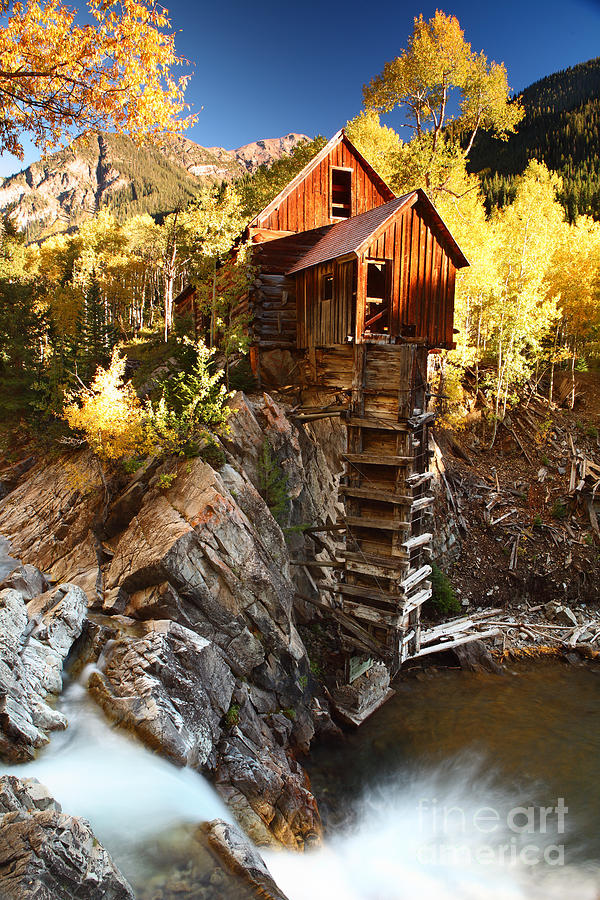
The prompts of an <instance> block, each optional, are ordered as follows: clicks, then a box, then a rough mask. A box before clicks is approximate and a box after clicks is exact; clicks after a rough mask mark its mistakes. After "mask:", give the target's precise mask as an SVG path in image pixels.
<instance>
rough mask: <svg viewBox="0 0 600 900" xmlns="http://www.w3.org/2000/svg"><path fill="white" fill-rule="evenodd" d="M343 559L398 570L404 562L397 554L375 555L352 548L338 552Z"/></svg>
mask: <svg viewBox="0 0 600 900" xmlns="http://www.w3.org/2000/svg"><path fill="white" fill-rule="evenodd" d="M340 556H341V557H342V558H343V559H346V560H351V561H353V562H368V563H372V564H373V565H374V566H382V567H383V568H386V569H394V570H396V571H400V570H401V568H402V567H403V566H405V565H406V563H405V562H404V561H403V559H400V558H399V557H397V556H377V555H374V554H372V553H364V554H363V553H355V552H354V551H353V550H343V551H341V552H340Z"/></svg>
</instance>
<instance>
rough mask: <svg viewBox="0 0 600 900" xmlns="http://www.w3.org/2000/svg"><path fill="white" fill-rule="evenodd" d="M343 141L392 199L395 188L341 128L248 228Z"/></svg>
mask: <svg viewBox="0 0 600 900" xmlns="http://www.w3.org/2000/svg"><path fill="white" fill-rule="evenodd" d="M342 141H345V142H346V143H347V144H348V145H349V146H350V148H351V149H352V152H353V153H354V155H355V156H356V157H357V158H358V159H359V160H360V162H361V163H362V164H363V166H364V167H365V169H367V171H368V172H369V173H370V175H371V176H372V178H373V180H374V181H375V182H376V183H377V184H378V186H379V188H380V189H381V191H382V193H384V194H385V193H387V194H388V195H389V199H390V200H391V199H392V198H393V197H394V196H395V194H394V192H393V190H392V189H391V187H390V186H389V185H388V184H386V183H385V181H384V180H383V178H382V177H381V175H379V173H378V172H376V171H375V169H374V168H373V166H372V165H371V164H370V163H369V162H368V161H367V160H366V159H365V158H364V156H363V155H362V153H361V152H360V150H358V149H357V148H356V147H355V146H354V144H353V143H352V141H351V140H350V138H349V137H348V136H347V135H346V133H345V132H344V129H343V128H341V129H340V130H339V131H338V132H337V133H336V134H334V136H333V137H332V138H331V140H330V141H328V142H327V143H326V144H325V146H324V147H323V149H322V150H319V152H318V153H317V154H316V156H313V158H312V159H311V161H310V162H309V163H308V164H307V165H306V166H304V168H303V169H302V171H301V172H298V174H297V175H296V176H295V177H294V178H292V180H291V181H290V183H289V184H287V185H286V186H285V187H284V188H283V190H282V191H280V192H279V193H278V194H277V196H276V197H274V198H273V200H271V202H270V203H268V204H267V205H266V206H265V208H264V209H262V210H261V211H260V212H259V213H257V214H256V215H255V216H254V218H253V219H252V221H251V222H250V223H249V224H248V228H253V227H256V226H257V225H259V224H260V221H261V220H262V219H264V218H267V217H268V216H270V215H271V213H273V212H275V210H276V209H277V207H278V206H279V205H280V204H281V203H282V202H283V201H284V200H285V198H286V197H288V196H289V195H290V194H291V193H292V191H294V190H295V189H296V188H297V187H298V185H299V184H301V183H302V182H303V181H304V179H305V178H306V177H307V176H308V175H310V173H311V172H312V171H313V170H314V169H316V168H317V166H318V165H319V164H320V163H321V162H322V161H323V160H324V159H325V158H326V157H327V156H328V155H329V154H330V153H331V151H332V150H333V149H334V148H335V147H337V145H338V144H340V143H341V142H342Z"/></svg>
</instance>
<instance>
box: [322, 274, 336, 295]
mask: <svg viewBox="0 0 600 900" xmlns="http://www.w3.org/2000/svg"><path fill="white" fill-rule="evenodd" d="M321 299H322V300H333V275H323V286H322V290H321Z"/></svg>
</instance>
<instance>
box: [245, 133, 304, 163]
mask: <svg viewBox="0 0 600 900" xmlns="http://www.w3.org/2000/svg"><path fill="white" fill-rule="evenodd" d="M306 140H308V138H307V137H306V135H305V134H296V133H294V132H291V133H290V134H286V135H285V136H284V137H280V138H266V139H265V140H262V141H253V142H252V143H251V144H245V145H244V146H243V147H238V149H237V150H233V151H232V152H233V153H234V154H235V158H236V159H237V160H238V162H240V163H241V164H242V165H244V166H245V167H246V169H248V171H249V172H255V171H256V169H258V167H259V166H265V165H266V166H268V165H270V164H271V163H272V162H273V161H274V160H276V159H281V158H282V156H288V155H289V154H290V153H291V152H292V150H293V149H294V147H296V146H297V145H298V144H300V143H302V141H306Z"/></svg>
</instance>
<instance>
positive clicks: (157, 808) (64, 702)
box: [2, 684, 232, 855]
mask: <svg viewBox="0 0 600 900" xmlns="http://www.w3.org/2000/svg"><path fill="white" fill-rule="evenodd" d="M60 708H61V711H62V712H63V713H65V715H66V716H67V718H68V719H69V728H68V729H67V730H66V731H65V732H62V733H56V732H55V733H54V735H53V736H52V740H51V743H50V745H49V747H48V748H47V749H46V750H44V752H42V753H41V754H40V756H39V757H38V758H37V759H36V760H34V761H33V762H30V763H26V764H24V765H19V766H11V767H5V768H4V769H3V770H2V771H3V772H4V773H5V774H12V775H17V776H19V777H21V778H37V779H38V781H40V782H41V783H42V784H44V785H45V786H46V787H47V788H48V790H49V791H50V793H51V794H52V796H53V797H54V798H55V799H56V800H57V801H58V802H59V803H60V804H61V806H62V808H63V811H64V812H65V813H68V814H70V815H75V816H83V817H84V818H86V819H88V820H89V821H90V822H91V824H92V827H93V829H94V832H95V834H96V836H97V837H98V839H99V840H100V841H101V842H102V843H103V844H105V846H106V847H107V849H108V850H110V851H111V852H114V853H116V855H119V853H118V852H117V851H121V850H122V849H123V845H124V844H127V843H128V842H132V843H136V844H139V842H140V841H141V840H143V839H144V838H148V837H150V836H151V835H153V834H157V833H159V832H164V831H165V830H167V829H168V828H169V827H170V826H172V825H179V824H182V823H200V822H206V821H210V820H211V819H216V818H220V819H226V820H227V821H232V818H231V814H230V813H229V812H228V810H227V808H226V807H225V805H224V804H223V802H222V801H221V800H220V798H219V797H218V795H217V794H216V792H215V791H214V790H213V788H212V787H211V786H210V785H209V784H208V782H207V781H206V780H205V779H204V778H203V777H202V776H201V775H199V774H198V773H197V772H194V771H193V770H191V769H180V768H177V767H176V766H174V765H172V764H171V763H169V762H168V761H167V760H165V759H162V758H161V757H160V756H158V755H156V754H154V753H152V752H150V751H149V750H146V749H145V748H144V747H143V746H142V745H141V744H140V743H138V742H137V741H135V740H133V739H131V738H129V737H128V736H127V735H126V734H125V733H124V732H123V731H121V730H119V729H116V728H111V727H110V725H109V724H108V723H107V721H106V719H105V718H104V717H103V716H102V713H101V712H100V711H99V710H98V709H97V708H96V707H95V704H94V703H93V702H92V701H91V700H90V699H89V698H88V697H87V692H86V690H85V688H84V687H82V686H81V685H80V684H71V685H70V686H69V687H68V688H67V689H66V691H65V692H64V693H63V697H62V699H61V704H60Z"/></svg>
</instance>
